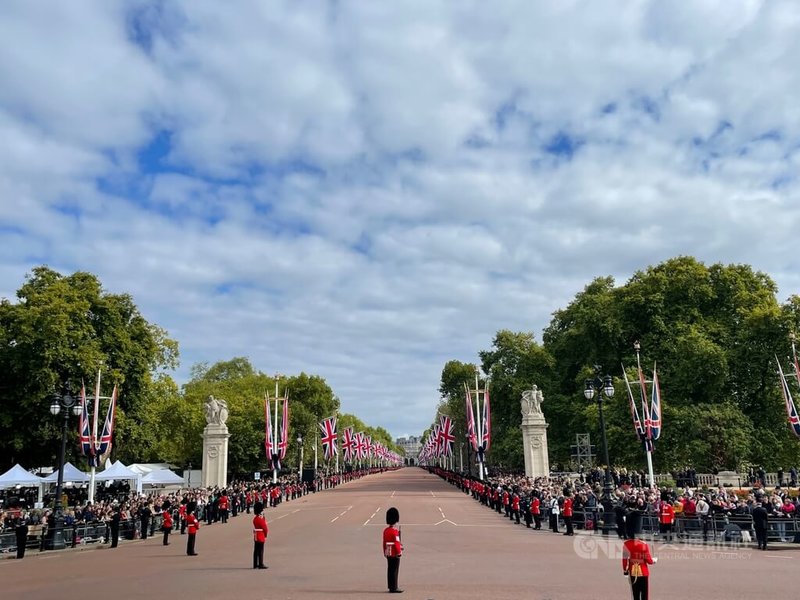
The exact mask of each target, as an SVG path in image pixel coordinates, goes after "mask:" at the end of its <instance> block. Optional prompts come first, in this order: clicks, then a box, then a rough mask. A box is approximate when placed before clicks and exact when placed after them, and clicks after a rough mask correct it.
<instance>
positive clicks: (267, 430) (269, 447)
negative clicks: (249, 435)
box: [264, 394, 273, 461]
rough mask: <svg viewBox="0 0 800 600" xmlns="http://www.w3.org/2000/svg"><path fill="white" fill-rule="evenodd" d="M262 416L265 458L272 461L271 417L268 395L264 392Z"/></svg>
mask: <svg viewBox="0 0 800 600" xmlns="http://www.w3.org/2000/svg"><path fill="white" fill-rule="evenodd" d="M264 416H265V419H264V420H265V423H266V425H265V427H264V436H265V441H264V448H265V449H266V451H267V458H268V459H269V460H270V461H272V454H273V449H272V440H273V437H272V418H271V416H270V410H269V396H267V395H266V394H265V395H264Z"/></svg>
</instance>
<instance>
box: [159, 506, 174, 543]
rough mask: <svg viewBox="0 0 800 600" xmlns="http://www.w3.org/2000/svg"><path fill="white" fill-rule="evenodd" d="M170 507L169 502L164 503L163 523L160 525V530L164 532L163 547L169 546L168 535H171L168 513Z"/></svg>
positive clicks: (170, 520)
mask: <svg viewBox="0 0 800 600" xmlns="http://www.w3.org/2000/svg"><path fill="white" fill-rule="evenodd" d="M170 509H171V506H170V503H169V501H167V502H164V508H163V511H164V513H163V514H164V522H163V523H162V524H161V530H162V531H163V532H164V545H165V546H169V534H170V533H172V513H171V512H170Z"/></svg>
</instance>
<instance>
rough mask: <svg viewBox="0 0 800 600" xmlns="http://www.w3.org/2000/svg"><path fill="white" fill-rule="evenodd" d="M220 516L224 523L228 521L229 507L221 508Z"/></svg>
mask: <svg viewBox="0 0 800 600" xmlns="http://www.w3.org/2000/svg"><path fill="white" fill-rule="evenodd" d="M219 516H220V518H221V519H222V522H223V523H227V522H228V509H227V508H226V509H224V510H220V511H219Z"/></svg>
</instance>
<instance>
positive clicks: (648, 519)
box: [428, 467, 800, 544]
mask: <svg viewBox="0 0 800 600" xmlns="http://www.w3.org/2000/svg"><path fill="white" fill-rule="evenodd" d="M428 470H429V471H430V472H432V473H434V474H436V475H438V476H439V477H441V478H442V479H444V480H445V481H447V482H448V483H450V484H451V485H454V486H456V487H458V488H459V489H461V490H462V491H463V492H464V493H467V494H471V495H472V497H473V498H475V499H476V500H477V501H479V502H480V503H481V504H483V505H485V506H487V507H488V508H490V509H491V510H494V511H496V512H498V513H501V514H504V515H505V516H506V517H508V518H509V519H510V520H511V521H514V522H516V523H517V524H521V523H522V522H524V523H525V524H526V526H528V527H532V528H533V529H537V530H538V529H541V528H542V523H545V527H546V528H547V529H550V530H551V531H554V532H562V531H563V533H564V534H565V535H572V533H573V531H574V530H582V531H592V532H593V533H596V532H602V523H603V518H604V517H603V507H602V506H597V507H592V508H589V507H583V508H575V509H573V507H572V499H571V498H569V497H566V498H564V501H563V503H558V502H553V503H551V502H548V501H547V500H545V501H542V500H540V499H539V498H538V497H535V496H533V497H530V498H528V497H527V495H525V494H516V493H514V492H513V490H504V491H499V490H497V488H496V487H491V486H490V485H488V484H485V483H483V482H479V481H476V480H474V479H471V478H469V477H462V476H461V475H460V474H458V473H454V472H452V471H447V470H445V469H439V468H431V467H429V468H428ZM670 508H671V507H670ZM615 509H616V511H617V515H616V517H617V518H616V521H617V524H618V525H620V526H619V527H617V528H616V530H615V532H616V533H617V535H618V536H619V537H620V538H624V537H625V532H624V525H621V523H622V519H621V518H620V517H621V516H622V514H624V512H625V507H624V506H622V505H618V506H616V507H615ZM754 531H755V530H754V526H753V518H752V516H751V515H750V514H735V513H717V514H709V515H706V516H699V515H695V516H685V515H683V514H680V513H677V514H676V513H675V512H674V511H673V510H664V511H661V514H659V513H656V512H655V511H649V512H647V511H645V512H644V513H640V517H637V526H636V534H637V537H638V536H643V537H645V538H649V539H650V540H657V541H666V542H673V541H679V542H711V543H724V544H741V543H746V544H749V543H751V542H752V543H755V540H756V536H755V533H754ZM767 538H768V540H769V541H770V542H788V543H795V544H800V518H798V517H781V518H774V519H771V520H770V521H769V524H768V528H767Z"/></svg>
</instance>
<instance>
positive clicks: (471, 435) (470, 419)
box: [464, 385, 478, 451]
mask: <svg viewBox="0 0 800 600" xmlns="http://www.w3.org/2000/svg"><path fill="white" fill-rule="evenodd" d="M464 391H465V392H466V394H467V442H468V443H469V444H471V445H472V449H473V450H475V451H477V450H478V436H477V434H476V433H475V413H474V412H473V410H472V395H471V394H470V391H469V388H468V387H467V386H466V385H465V386H464Z"/></svg>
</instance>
